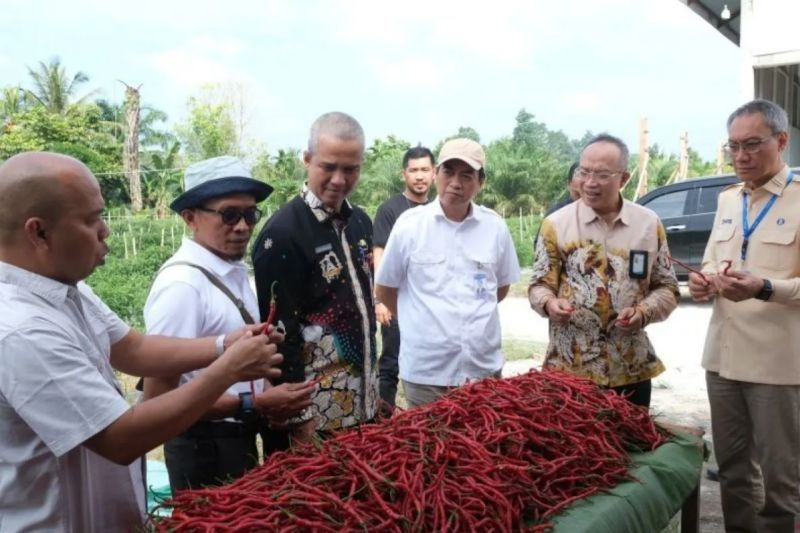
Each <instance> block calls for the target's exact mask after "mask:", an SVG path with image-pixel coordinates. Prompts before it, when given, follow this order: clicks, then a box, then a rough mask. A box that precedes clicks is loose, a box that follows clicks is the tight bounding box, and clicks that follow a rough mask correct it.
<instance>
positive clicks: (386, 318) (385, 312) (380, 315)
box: [375, 303, 392, 326]
mask: <svg viewBox="0 0 800 533" xmlns="http://www.w3.org/2000/svg"><path fill="white" fill-rule="evenodd" d="M375 319H376V320H377V321H378V323H380V324H381V325H384V326H388V325H389V322H391V321H392V312H391V311H389V308H388V307H386V306H385V305H383V304H382V303H376V304H375Z"/></svg>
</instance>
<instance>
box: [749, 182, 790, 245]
mask: <svg viewBox="0 0 800 533" xmlns="http://www.w3.org/2000/svg"><path fill="white" fill-rule="evenodd" d="M793 179H794V174H792V173H791V172H789V176H788V177H787V178H786V185H787V186H788V185H789V184H790V183H791V182H792V180H793ZM749 197H750V195H749V194H747V193H742V233H743V234H744V240H743V241H742V261H744V260H745V258H746V257H747V244H748V241H749V239H750V235H752V234H753V232H754V231H755V230H756V228H757V227H758V225H759V224H761V221H762V220H764V217H766V216H767V213H769V210H770V209H772V206H773V205H775V201H776V200H777V199H778V195H776V194H773V195H772V197H771V198H770V199H769V200H768V201H767V204H766V205H765V206H764V207H762V208H761V211H759V212H758V214H757V215H756V219H755V220H754V221H753V225H752V226H751V225H750V222H748V220H747V211H748V203H749V202H748V200H747V199H748V198H749Z"/></svg>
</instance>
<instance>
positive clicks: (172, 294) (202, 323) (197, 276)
mask: <svg viewBox="0 0 800 533" xmlns="http://www.w3.org/2000/svg"><path fill="white" fill-rule="evenodd" d="M174 261H186V262H189V263H194V264H196V265H200V266H202V267H203V268H205V269H206V270H209V271H211V273H212V274H214V275H215V276H216V277H217V278H219V280H220V281H222V282H223V283H224V284H225V286H226V287H228V289H229V290H230V291H231V292H232V293H233V294H234V295H235V296H236V297H237V298H239V299H240V300H242V302H243V303H244V306H245V309H247V311H248V312H249V313H250V316H251V317H253V320H255V321H256V322H258V321H259V313H258V302H257V301H256V295H255V293H254V292H253V289H252V287H251V286H250V282H249V278H248V276H247V265H246V264H245V263H244V261H227V260H225V259H222V258H221V257H219V256H218V255H215V254H214V253H212V252H211V251H209V250H208V249H207V248H205V247H203V246H201V245H200V244H198V243H197V242H195V241H194V240H192V239H191V238H188V237H184V239H183V242H182V243H181V247H180V248H179V249H178V250H177V251H176V252H175V254H173V256H172V257H170V258H169V259H168V260H167V261H166V262H165V263H164V267H162V268H161V271H160V273H159V274H158V276H157V277H156V279H155V281H154V282H153V286H152V287H151V288H150V294H148V296H147V302H146V303H145V306H144V322H145V327H146V329H147V333H149V334H152V335H168V336H170V337H181V338H185V339H194V338H198V337H209V336H214V335H221V334H223V333H230V332H231V331H233V330H235V329H238V328H240V327H242V326H243V325H244V320H243V319H242V315H241V313H239V310H238V309H237V308H236V306H235V305H234V303H233V302H232V301H231V299H230V298H228V297H227V296H226V295H225V293H223V292H222V291H221V290H220V289H219V288H217V287H216V286H214V285H213V284H212V283H211V282H210V281H209V280H208V278H207V277H206V275H205V274H203V272H201V271H200V270H198V269H196V268H194V267H190V266H187V265H174V266H170V267H166V265H169V264H170V263H172V262H174ZM165 267H166V268H165ZM199 372H201V370H195V371H193V372H188V373H186V374H184V375H183V376H181V380H180V382H181V384H183V383H186V382H187V381H189V380H190V379H192V378H193V377H194V376H196V375H197V374H198V373H199ZM254 385H255V390H256V392H261V391H262V390H263V380H258V381H256V382H254ZM249 390H250V382H249V381H244V382H240V383H234V384H233V385H232V386H231V387H230V388H229V389H228V390H227V392H228V394H232V395H234V396H237V395H238V394H239V393H240V392H247V391H249ZM226 420H227V421H230V422H235V420H234V419H233V418H228V419H226Z"/></svg>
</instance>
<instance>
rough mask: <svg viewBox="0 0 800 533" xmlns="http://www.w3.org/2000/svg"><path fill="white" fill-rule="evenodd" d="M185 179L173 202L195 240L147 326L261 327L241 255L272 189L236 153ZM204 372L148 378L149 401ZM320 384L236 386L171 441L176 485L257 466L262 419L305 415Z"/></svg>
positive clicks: (170, 263) (159, 292)
mask: <svg viewBox="0 0 800 533" xmlns="http://www.w3.org/2000/svg"><path fill="white" fill-rule="evenodd" d="M184 185H185V192H184V193H183V194H181V195H180V196H178V197H177V198H176V199H175V201H173V202H172V204H171V205H170V207H171V208H172V210H173V211H175V212H176V213H178V214H180V215H181V217H182V218H183V221H184V222H185V223H186V225H187V226H188V228H189V229H190V230H191V232H192V237H191V238H184V240H183V243H182V244H181V247H180V248H179V249H178V251H177V252H175V254H174V255H173V256H172V257H170V258H169V259H168V260H167V261H166V263H165V264H164V266H163V267H162V268H161V270H159V272H158V274H157V276H156V279H155V281H154V282H153V286H152V287H151V288H150V294H149V295H148V297H147V302H146V303H145V308H144V320H145V326H146V327H147V332H148V333H151V334H159V335H170V336H173V337H183V338H188V339H193V338H196V337H204V336H208V335H214V336H216V335H219V334H220V333H223V332H226V331H231V330H233V329H236V328H239V327H242V326H243V325H244V324H252V323H255V322H256V321H258V302H257V301H256V295H255V292H254V291H253V289H252V288H251V287H250V281H249V278H248V269H247V265H246V264H245V263H244V261H242V257H243V256H244V253H245V251H246V250H247V244H248V242H249V241H250V236H251V234H252V231H253V227H254V226H255V225H256V223H257V222H258V220H259V219H260V218H261V211H260V210H259V209H258V207H257V204H258V202H261V201H263V200H265V199H266V198H267V196H269V194H270V193H271V192H272V187H270V186H269V185H267V184H266V183H264V182H262V181H258V180H256V179H253V178H252V176H251V175H250V170H249V169H248V168H247V167H246V166H245V165H244V163H243V162H242V161H241V160H239V159H237V158H235V157H230V156H222V157H215V158H212V159H207V160H205V161H200V162H199V163H195V164H193V165H190V166H189V167H188V168H187V169H186V172H185V175H184ZM264 318H265V319H266V318H267V317H264ZM198 374H199V372H198V371H193V372H188V373H185V374H183V375H182V376H179V375H178V376H171V377H166V378H148V379H146V380H145V384H144V392H145V394H144V397H145V398H152V397H154V396H157V395H159V394H163V393H164V392H166V391H169V390H172V389H174V388H175V387H177V386H178V385H179V384H184V383H187V382H188V381H190V380H191V379H193V378H195V377H196V376H197V375H198ZM312 390H313V385H312V384H309V383H307V382H306V383H283V384H281V385H279V386H277V387H268V388H267V389H266V390H264V381H263V380H258V381H254V382H241V383H234V384H233V385H231V387H229V388H228V390H227V391H225V393H224V394H223V395H222V396H220V397H219V399H217V401H216V402H215V403H214V405H213V406H211V408H210V409H209V410H208V411H207V412H206V413H205V414H204V415H203V417H202V419H201V420H200V421H198V422H196V423H195V424H193V425H192V426H191V427H190V428H188V429H187V430H186V431H185V432H183V433H181V434H180V435H178V436H177V437H175V438H173V439H170V440H169V441H167V442H166V444H165V445H164V456H165V459H166V463H167V472H168V473H169V480H170V486H171V488H172V491H173V492H175V491H177V490H182V489H187V488H192V487H194V488H197V487H201V486H208V485H217V484H220V483H222V482H225V481H229V480H231V479H235V478H238V477H241V476H242V475H243V474H244V473H245V472H246V471H247V470H249V469H251V468H253V467H254V466H256V465H257V464H258V451H257V448H256V434H257V433H258V432H259V430H262V433H263V434H264V435H265V440H266V441H267V442H269V436H268V435H267V432H266V431H265V430H266V424H265V423H264V419H263V418H262V416H260V415H264V416H268V417H270V418H273V419H274V418H278V419H286V418H290V417H293V416H296V415H297V414H299V413H300V411H302V410H303V409H305V408H306V407H308V406H309V405H311V392H312ZM266 448H268V446H267V447H265V453H266V452H267V451H269V450H268V449H266Z"/></svg>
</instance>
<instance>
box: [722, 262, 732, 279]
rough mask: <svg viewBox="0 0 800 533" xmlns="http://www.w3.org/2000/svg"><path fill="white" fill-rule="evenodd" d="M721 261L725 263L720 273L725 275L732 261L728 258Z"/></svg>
mask: <svg viewBox="0 0 800 533" xmlns="http://www.w3.org/2000/svg"><path fill="white" fill-rule="evenodd" d="M722 263H727V264H726V265H725V268H724V269H722V274H723V275H725V276H727V275H728V271H729V270H730V269H731V265H732V264H733V261H731V260H730V259H725V260H723V261H722Z"/></svg>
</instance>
